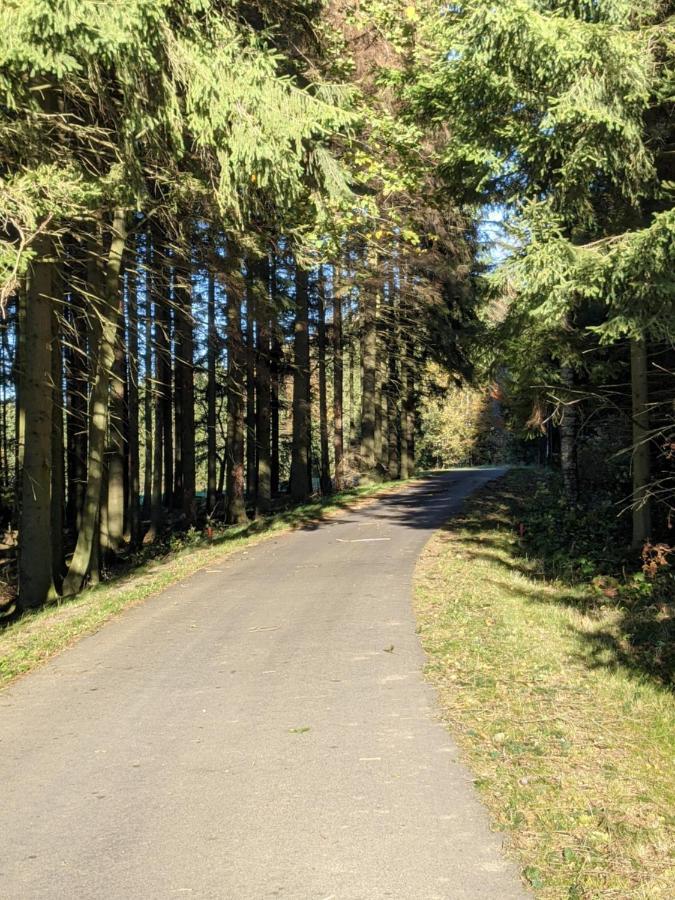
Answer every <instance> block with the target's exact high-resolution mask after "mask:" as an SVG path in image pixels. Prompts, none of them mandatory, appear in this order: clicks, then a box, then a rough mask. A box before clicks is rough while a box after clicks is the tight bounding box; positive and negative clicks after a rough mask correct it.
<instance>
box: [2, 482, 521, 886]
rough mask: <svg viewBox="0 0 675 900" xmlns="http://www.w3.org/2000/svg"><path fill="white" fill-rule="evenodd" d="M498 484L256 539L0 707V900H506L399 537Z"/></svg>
mask: <svg viewBox="0 0 675 900" xmlns="http://www.w3.org/2000/svg"><path fill="white" fill-rule="evenodd" d="M500 472H501V470H496V469H492V470H457V471H454V472H451V473H446V474H442V475H434V476H432V477H430V478H428V479H426V480H424V481H423V482H419V483H417V484H416V485H415V486H413V487H412V488H408V489H405V490H403V489H402V490H401V491H400V492H398V493H396V494H392V495H388V496H386V497H384V498H381V499H379V500H377V501H376V502H374V503H372V504H370V505H367V506H363V507H361V508H360V509H356V510H351V511H348V512H347V513H345V514H343V515H341V516H339V517H336V518H334V519H330V520H328V521H326V522H325V523H322V524H320V525H318V526H313V527H309V528H306V529H304V530H301V531H296V532H293V533H291V534H286V535H282V536H280V537H277V538H275V539H269V540H267V541H264V542H262V543H260V544H258V545H257V546H254V547H252V548H251V549H250V550H249V552H248V553H238V554H236V555H235V556H231V557H229V558H228V559H226V560H224V561H223V562H221V563H219V564H217V565H214V566H213V567H212V568H209V569H206V570H202V571H201V572H200V573H198V574H197V575H195V576H193V577H192V578H190V579H188V580H187V581H185V582H183V583H182V584H179V585H176V586H174V587H173V588H171V589H169V590H167V591H165V592H164V593H162V594H160V595H158V596H156V597H154V598H152V599H150V600H149V601H148V602H147V603H145V604H144V605H142V606H140V607H137V608H135V609H132V610H130V611H129V612H127V613H126V614H124V615H123V616H122V617H121V618H119V619H117V620H116V621H114V622H112V623H110V624H109V625H107V626H106V627H105V628H103V629H102V630H101V631H99V632H98V633H97V634H95V635H93V636H91V637H88V638H85V639H84V640H82V641H81V642H80V643H78V644H77V645H76V646H75V647H74V648H72V649H71V650H69V651H67V652H65V653H63V654H62V655H61V656H59V657H58V658H56V659H54V660H52V661H51V662H50V663H49V664H48V665H47V666H45V667H44V668H43V669H41V670H40V671H38V672H36V673H34V674H32V675H30V676H28V677H26V678H24V679H22V680H20V681H19V682H17V683H15V684H14V685H13V686H11V687H10V688H9V689H7V690H6V691H4V692H3V693H1V694H0V779H1V781H0V784H1V787H0V897H2V898H3V900H32V898H60V900H73V898H95V900H106V898H124V900H129V898H142V900H154V898H172V897H193V898H219V900H220V898H227V900H230V898H231V900H258V898H267V897H282V898H297V900H305V898H307V900H310V898H311V900H314V898H316V900H328V898H331V900H357V898H358V900H376V898H385V897H388V898H396V900H417V898H420V900H422V898H424V900H431V898H452V900H459V898H472V900H492V898H494V900H511V898H523V897H525V896H526V894H525V891H524V890H523V888H522V887H521V886H520V882H519V880H518V876H517V873H516V871H515V868H514V867H512V866H511V864H509V863H507V862H506V861H505V860H504V859H503V858H502V856H501V851H500V844H501V841H500V839H499V837H498V836H497V835H494V834H492V833H491V832H490V831H489V828H488V825H487V819H486V815H485V813H484V811H483V809H482V807H481V806H480V804H479V802H478V800H477V798H476V795H475V792H474V788H473V786H472V783H471V777H470V775H469V773H468V772H467V770H466V769H464V768H463V766H462V765H461V764H460V763H459V761H458V758H457V751H456V749H455V746H454V744H453V743H452V740H451V738H450V736H449V735H448V733H447V731H446V730H445V729H444V728H443V727H442V726H441V725H440V724H438V722H437V721H436V713H435V708H434V696H433V691H432V690H431V689H430V688H429V687H428V686H427V685H425V684H424V682H423V680H422V677H421V674H420V673H421V668H422V666H423V662H424V660H423V655H422V651H421V649H420V646H419V642H418V638H417V636H416V634H415V625H414V621H413V615H412V612H411V606H410V589H411V576H412V572H413V568H414V564H415V560H416V558H417V556H418V554H419V552H420V550H421V548H422V546H423V544H424V543H425V542H426V541H427V539H428V538H429V536H430V535H431V533H432V531H433V530H434V529H435V528H437V527H438V526H440V525H441V524H442V522H443V521H444V520H445V519H446V518H447V517H448V515H449V514H450V513H451V512H452V511H453V510H454V509H456V508H457V507H458V505H459V503H460V502H461V500H462V499H463V498H464V497H466V496H467V495H468V494H469V493H471V491H473V490H474V489H475V488H476V487H478V486H479V485H482V484H484V483H485V482H487V481H488V480H490V479H491V478H494V477H495V476H496V475H497V474H500ZM392 645H393V650H391V647H392ZM387 651H390V652H387Z"/></svg>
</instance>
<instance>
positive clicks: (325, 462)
mask: <svg viewBox="0 0 675 900" xmlns="http://www.w3.org/2000/svg"><path fill="white" fill-rule="evenodd" d="M325 291H326V282H325V279H324V273H323V267H321V268H320V269H319V290H318V292H317V293H318V303H319V325H318V343H319V347H318V349H319V434H320V443H321V459H320V467H319V473H320V474H319V485H320V488H321V494H322V496H324V497H327V496H328V495H329V494H331V493H332V491H333V482H332V480H331V477H330V455H329V449H328V390H327V386H326V297H325Z"/></svg>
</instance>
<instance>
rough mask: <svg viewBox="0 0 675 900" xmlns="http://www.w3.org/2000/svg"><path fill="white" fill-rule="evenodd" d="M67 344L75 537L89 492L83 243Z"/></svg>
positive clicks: (73, 262)
mask: <svg viewBox="0 0 675 900" xmlns="http://www.w3.org/2000/svg"><path fill="white" fill-rule="evenodd" d="M69 257H70V258H69V269H68V282H69V289H70V296H69V301H70V302H69V303H68V305H67V306H66V315H67V319H68V344H67V346H66V397H67V417H66V446H67V474H68V498H67V504H66V524H67V527H68V530H69V532H70V533H71V534H73V535H76V534H77V531H78V529H79V527H80V523H81V514H82V509H83V508H84V495H85V492H86V489H87V428H88V422H87V407H88V405H89V404H88V397H89V378H88V372H87V369H88V350H87V321H86V314H85V308H86V302H85V300H84V297H83V295H82V289H83V287H84V282H85V280H86V277H85V274H84V271H85V269H84V262H83V260H82V251H81V248H80V244H79V243H78V242H76V241H72V242H71V246H70V247H69Z"/></svg>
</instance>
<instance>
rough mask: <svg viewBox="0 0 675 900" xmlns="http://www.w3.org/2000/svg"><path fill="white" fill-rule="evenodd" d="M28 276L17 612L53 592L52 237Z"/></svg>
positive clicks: (41, 240)
mask: <svg viewBox="0 0 675 900" xmlns="http://www.w3.org/2000/svg"><path fill="white" fill-rule="evenodd" d="M33 250H34V252H35V257H34V260H33V262H32V264H31V268H30V272H29V275H28V280H27V296H26V303H25V313H24V319H23V323H22V324H23V328H22V333H23V340H22V348H21V349H22V353H21V357H20V379H21V382H20V397H21V405H20V410H21V415H22V417H23V421H24V423H25V424H24V426H23V427H24V429H25V430H24V437H25V447H24V448H23V471H22V497H21V519H20V524H19V540H20V546H19V596H18V605H19V608H20V609H22V610H25V609H30V608H33V607H37V606H41V605H42V604H43V603H45V602H46V601H47V600H48V599H49V598H50V596H51V595H53V592H54V584H53V569H52V542H51V535H50V528H51V503H50V499H51V462H52V416H53V405H54V404H53V401H52V392H51V390H50V389H49V385H50V383H51V381H52V360H51V349H52V299H51V298H52V295H53V290H54V286H53V280H54V262H53V260H52V259H51V256H52V253H53V247H52V243H51V241H50V240H49V239H48V238H47V237H45V236H44V235H40V236H39V237H38V238H36V240H35V241H34V243H33ZM29 363H30V364H29Z"/></svg>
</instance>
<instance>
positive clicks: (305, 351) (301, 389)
mask: <svg viewBox="0 0 675 900" xmlns="http://www.w3.org/2000/svg"><path fill="white" fill-rule="evenodd" d="M295 307H296V311H295V325H294V330H293V333H294V367H293V445H292V448H291V499H292V500H294V501H295V502H301V501H303V500H306V499H307V498H308V497H309V495H310V494H311V491H312V484H311V480H310V479H309V477H308V473H309V464H310V447H309V435H310V431H309V429H310V425H311V410H310V401H309V284H308V275H307V272H306V270H305V269H304V268H303V267H302V266H300V265H297V266H296V277H295Z"/></svg>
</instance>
